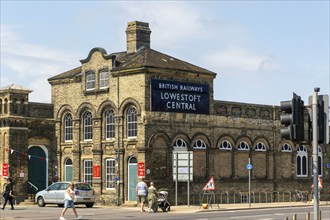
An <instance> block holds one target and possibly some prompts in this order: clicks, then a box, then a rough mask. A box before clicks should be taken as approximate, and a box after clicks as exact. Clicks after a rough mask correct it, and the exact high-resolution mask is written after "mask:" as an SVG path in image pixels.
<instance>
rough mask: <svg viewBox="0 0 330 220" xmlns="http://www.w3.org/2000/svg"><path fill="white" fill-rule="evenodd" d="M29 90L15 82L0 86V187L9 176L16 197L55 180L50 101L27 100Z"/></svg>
mask: <svg viewBox="0 0 330 220" xmlns="http://www.w3.org/2000/svg"><path fill="white" fill-rule="evenodd" d="M31 92H32V91H31V90H29V89H25V88H23V87H21V86H18V85H15V84H11V85H9V86H6V87H3V88H1V89H0V165H1V168H0V169H1V172H0V175H1V176H2V177H4V178H0V188H1V190H0V191H2V189H3V186H4V184H5V178H8V177H10V178H12V179H13V181H14V190H15V198H16V199H17V200H23V199H24V198H25V197H26V195H27V194H29V193H32V194H33V193H35V192H36V191H38V190H42V189H44V188H45V187H47V186H48V185H49V184H50V183H51V182H52V181H55V180H56V173H54V171H56V166H57V165H56V164H57V161H56V160H57V158H56V143H55V126H54V119H53V114H54V113H53V105H51V104H46V103H33V102H29V94H30V93H31Z"/></svg>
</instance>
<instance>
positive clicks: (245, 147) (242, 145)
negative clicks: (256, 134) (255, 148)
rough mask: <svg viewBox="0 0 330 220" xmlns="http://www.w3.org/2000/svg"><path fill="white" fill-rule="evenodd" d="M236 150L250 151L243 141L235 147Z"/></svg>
mask: <svg viewBox="0 0 330 220" xmlns="http://www.w3.org/2000/svg"><path fill="white" fill-rule="evenodd" d="M237 150H250V146H249V144H248V143H246V142H245V141H241V142H240V143H239V144H238V146H237Z"/></svg>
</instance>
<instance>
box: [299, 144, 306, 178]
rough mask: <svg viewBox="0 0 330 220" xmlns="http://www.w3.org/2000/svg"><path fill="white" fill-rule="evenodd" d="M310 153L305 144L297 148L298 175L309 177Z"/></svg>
mask: <svg viewBox="0 0 330 220" xmlns="http://www.w3.org/2000/svg"><path fill="white" fill-rule="evenodd" d="M307 160H308V153H307V149H306V147H305V146H303V145H301V146H299V148H298V150H297V177H307V170H308V161H307Z"/></svg>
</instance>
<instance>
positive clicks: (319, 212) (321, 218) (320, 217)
mask: <svg viewBox="0 0 330 220" xmlns="http://www.w3.org/2000/svg"><path fill="white" fill-rule="evenodd" d="M321 219H322V217H321V210H320V211H319V219H318V220H321Z"/></svg>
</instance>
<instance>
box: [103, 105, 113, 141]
mask: <svg viewBox="0 0 330 220" xmlns="http://www.w3.org/2000/svg"><path fill="white" fill-rule="evenodd" d="M105 138H106V139H111V138H115V113H114V111H113V110H112V109H109V110H107V111H106V112H105Z"/></svg>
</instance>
